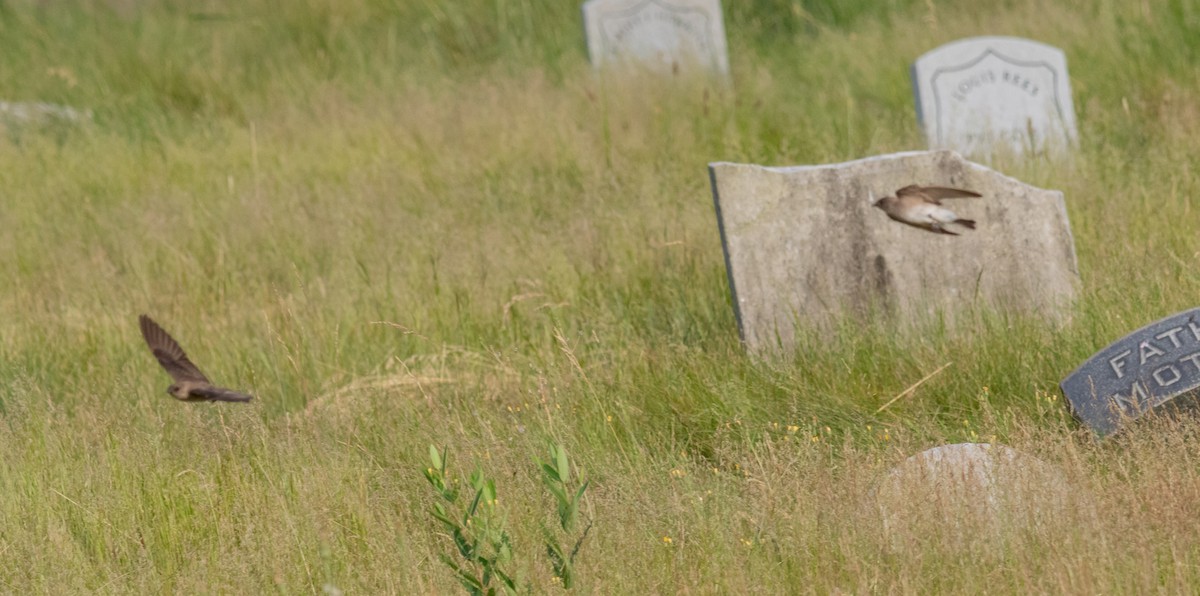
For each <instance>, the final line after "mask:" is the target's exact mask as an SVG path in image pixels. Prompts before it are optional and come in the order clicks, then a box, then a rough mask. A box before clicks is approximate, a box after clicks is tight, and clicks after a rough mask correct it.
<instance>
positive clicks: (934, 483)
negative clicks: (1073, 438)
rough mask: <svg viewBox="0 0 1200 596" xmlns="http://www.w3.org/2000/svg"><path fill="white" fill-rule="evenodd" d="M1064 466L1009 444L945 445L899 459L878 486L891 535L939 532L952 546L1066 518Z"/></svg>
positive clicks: (878, 497) (879, 501) (880, 506)
mask: <svg viewBox="0 0 1200 596" xmlns="http://www.w3.org/2000/svg"><path fill="white" fill-rule="evenodd" d="M1069 493H1070V490H1069V486H1068V484H1067V482H1066V479H1065V477H1064V475H1063V473H1062V472H1061V471H1060V470H1058V469H1057V468H1055V467H1053V466H1051V465H1049V464H1046V463H1045V462H1042V461H1041V460H1039V459H1037V458H1035V457H1033V456H1031V455H1027V454H1024V453H1021V452H1019V451H1017V450H1015V449H1012V448H1010V447H1006V446H1003V445H992V444H988V443H959V444H954V445H941V446H938V447H934V448H932V449H928V450H926V451H923V452H921V453H918V454H916V455H914V456H912V457H909V458H908V459H906V460H904V461H903V462H901V463H900V464H899V465H897V466H896V467H895V468H892V470H891V471H890V472H888V474H887V475H886V476H885V477H884V479H883V480H882V481H881V482H880V484H879V487H878V489H877V490H876V492H875V499H876V501H875V502H876V505H877V506H878V509H879V511H880V513H881V515H882V523H883V526H884V530H885V533H886V535H888V536H890V537H892V538H893V539H895V540H901V541H902V540H903V539H905V538H912V537H922V538H930V537H936V538H938V539H939V540H942V541H944V542H945V544H946V545H947V546H950V547H956V546H963V545H964V543H965V542H969V541H972V540H980V539H981V540H984V541H985V542H986V541H993V540H995V539H999V538H1001V537H1002V536H1003V535H1004V534H1005V533H1006V532H1012V531H1020V530H1022V529H1024V528H1028V527H1031V526H1039V525H1044V524H1046V523H1050V522H1052V521H1053V520H1061V519H1062V518H1063V516H1062V513H1063V512H1064V511H1065V510H1066V508H1067V507H1068V502H1069V501H1068V497H1069Z"/></svg>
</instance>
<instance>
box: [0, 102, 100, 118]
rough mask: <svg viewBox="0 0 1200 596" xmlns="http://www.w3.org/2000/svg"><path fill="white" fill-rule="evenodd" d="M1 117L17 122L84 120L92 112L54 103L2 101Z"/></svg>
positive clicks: (90, 116)
mask: <svg viewBox="0 0 1200 596" xmlns="http://www.w3.org/2000/svg"><path fill="white" fill-rule="evenodd" d="M0 118H2V119H4V120H7V121H10V122H15V123H31V122H50V121H61V122H83V121H88V120H91V119H92V112H91V110H77V109H75V108H71V107H67V106H60V105H56V104H52V103H41V102H33V103H30V102H8V101H0Z"/></svg>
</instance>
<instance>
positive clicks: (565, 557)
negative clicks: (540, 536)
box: [540, 445, 592, 588]
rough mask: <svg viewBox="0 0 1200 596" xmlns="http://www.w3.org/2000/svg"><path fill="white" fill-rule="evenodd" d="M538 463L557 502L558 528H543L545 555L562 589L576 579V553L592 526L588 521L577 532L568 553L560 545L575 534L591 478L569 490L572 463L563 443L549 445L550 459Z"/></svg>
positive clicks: (544, 479) (545, 481)
mask: <svg viewBox="0 0 1200 596" xmlns="http://www.w3.org/2000/svg"><path fill="white" fill-rule="evenodd" d="M540 464H541V470H542V483H543V484H545V485H546V489H547V490H549V491H550V494H551V495H554V499H555V501H557V505H558V525H559V529H560V530H561V531H560V532H556V531H552V530H550V529H549V528H547V529H545V535H546V555H547V556H549V557H550V563H551V565H552V566H553V568H554V575H555V577H557V578H558V579H559V580H560V581H562V586H563V587H564V588H570V587H571V585H572V584H573V583H574V579H575V556H576V555H578V554H579V547H580V546H582V545H583V539H584V538H587V534H588V531H590V530H591V529H592V522H591V520H589V521H588V524H587V527H585V528H584V529H583V532H582V533H580V535H579V538H578V539H577V540H575V544H574V546H572V547H571V550H570V552H567V551H566V549H565V548H563V544H564V542H563V539H564V538H565V539H566V540H567V541H569V540H570V538H571V537H572V536H573V535H574V533H575V528H576V526H577V525H578V520H579V502H580V500H581V499H582V498H583V493H584V491H586V490H587V487H588V483H589V482H591V481H590V480H586V481H584V482H583V483H582V484H580V485H579V486H578V488H574V490H572V485H573V484H574V483H572V481H571V463H570V459H569V458H568V457H567V450H566V448H565V447H563V446H562V445H553V446H551V447H550V461H549V462H540Z"/></svg>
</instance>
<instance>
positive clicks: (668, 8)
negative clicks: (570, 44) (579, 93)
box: [583, 0, 729, 74]
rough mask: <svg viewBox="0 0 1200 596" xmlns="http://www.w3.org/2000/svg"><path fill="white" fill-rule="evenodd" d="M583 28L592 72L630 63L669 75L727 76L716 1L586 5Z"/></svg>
mask: <svg viewBox="0 0 1200 596" xmlns="http://www.w3.org/2000/svg"><path fill="white" fill-rule="evenodd" d="M583 24H584V31H585V33H586V34H587V45H588V54H589V55H590V57H591V60H592V64H593V65H594V66H596V67H608V66H616V65H620V64H622V63H633V64H641V65H643V66H648V67H650V68H652V69H655V70H663V71H667V72H675V71H678V70H683V69H693V67H700V68H701V69H706V70H710V71H715V72H717V73H720V74H728V72H729V51H728V49H727V46H726V42H725V25H724V21H723V19H722V17H721V3H720V2H719V1H718V0H589V1H588V2H586V3H584V5H583Z"/></svg>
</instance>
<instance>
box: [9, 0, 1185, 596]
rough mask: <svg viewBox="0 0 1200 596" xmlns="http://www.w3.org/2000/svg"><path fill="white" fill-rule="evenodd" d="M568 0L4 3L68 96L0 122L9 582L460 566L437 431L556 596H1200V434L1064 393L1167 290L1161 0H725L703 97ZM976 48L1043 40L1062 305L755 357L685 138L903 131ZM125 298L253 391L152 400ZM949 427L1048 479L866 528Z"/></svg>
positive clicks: (268, 584)
mask: <svg viewBox="0 0 1200 596" xmlns="http://www.w3.org/2000/svg"><path fill="white" fill-rule="evenodd" d="M77 4H78V5H77ZM577 4H578V3H577V2H546V3H536V2H532V1H528V0H509V1H485V0H467V1H464V2H455V3H438V2H371V1H367V0H309V1H307V2H284V3H279V2H267V1H264V0H246V1H244V2H237V3H189V2H184V3H178V2H157V1H155V0H146V1H144V2H134V1H132V0H130V1H126V0H110V1H107V2H104V1H101V2H90V3H32V2H18V3H8V4H3V5H0V63H2V64H3V68H0V87H2V88H3V93H2V94H0V100H4V101H21V102H37V101H44V102H50V103H55V104H62V105H68V106H72V107H74V108H77V109H81V110H91V114H92V119H91V121H90V122H88V123H85V124H82V125H76V124H71V123H63V122H55V121H44V122H26V123H17V122H14V121H12V120H5V121H4V122H5V128H4V133H5V134H4V137H3V139H2V140H0V162H2V163H3V164H4V167H3V168H0V189H2V193H0V255H3V258H0V313H3V315H4V316H3V317H0V592H13V593H26V592H37V593H55V594H61V593H83V592H87V593H93V592H98V593H121V594H127V593H169V592H174V593H214V592H222V593H240V594H252V593H265V592H276V593H281V594H299V593H322V592H323V593H329V594H333V593H341V592H344V593H346V594H378V593H407V594H424V593H444V594H453V593H457V592H461V591H462V589H463V588H462V586H460V584H459V583H458V582H457V581H456V579H455V577H454V574H453V572H452V571H451V570H450V568H449V567H448V566H447V565H446V564H445V563H443V561H442V560H441V557H442V556H443V555H445V556H447V557H450V558H451V560H452V561H456V562H458V563H461V558H460V557H459V555H458V554H457V553H456V551H455V547H454V543H453V541H452V539H451V537H450V535H449V533H448V532H447V530H446V528H445V527H444V526H443V525H442V524H440V523H439V522H437V521H436V520H435V519H434V517H433V516H432V515H431V511H432V509H433V506H434V504H435V503H436V502H438V499H439V498H440V497H438V496H437V495H436V493H435V491H434V490H433V488H432V487H431V486H430V483H429V482H427V480H426V478H425V475H424V474H425V473H426V472H427V468H429V467H430V459H429V454H428V450H429V446H430V445H431V444H432V445H436V446H438V448H445V449H446V450H447V452H448V454H449V457H448V466H447V473H448V474H449V475H451V476H452V477H462V478H465V477H466V476H467V475H469V474H470V473H471V472H472V471H473V470H475V469H476V468H478V469H480V470H482V472H483V474H484V475H486V477H488V478H490V479H491V480H492V481H493V482H494V485H495V490H496V497H497V498H496V500H495V503H493V504H490V505H484V506H483V507H484V510H490V511H492V522H491V523H492V524H493V525H494V527H495V526H499V525H503V527H504V528H505V529H506V532H507V534H508V536H509V538H510V542H511V551H512V557H511V560H509V561H507V562H505V563H503V564H502V570H503V571H505V572H506V573H508V574H509V575H511V576H512V577H513V578H514V580H515V583H516V585H517V586H518V588H519V591H521V592H522V593H524V592H527V591H528V592H534V593H545V592H557V591H558V590H560V589H562V588H561V587H560V586H561V583H562V582H561V580H559V579H557V578H556V577H555V573H554V571H555V569H554V566H553V565H552V559H551V558H550V557H549V556H547V554H546V550H547V549H546V546H545V544H544V543H545V541H546V537H547V533H548V534H549V535H550V536H551V537H554V538H555V539H557V540H560V541H561V542H562V544H565V545H566V546H567V549H568V550H570V547H571V546H573V545H574V543H575V541H576V540H577V538H578V537H579V536H580V535H582V534H583V528H585V527H588V525H589V524H590V529H589V530H588V532H587V534H586V536H585V537H584V539H583V541H582V543H581V545H580V548H579V550H578V553H577V556H576V558H575V564H574V576H573V580H574V588H573V589H574V590H576V591H580V592H584V593H605V594H651V593H676V592H683V593H734V594H741V593H768V594H775V593H787V592H812V593H821V594H824V593H870V592H879V593H912V594H928V593H980V592H989V593H1020V594H1025V593H1044V592H1054V593H1080V594H1094V593H1129V594H1144V593H1153V592H1173V593H1195V592H1197V591H1200V424H1197V423H1194V422H1189V421H1186V420H1185V421H1182V422H1158V423H1151V424H1149V425H1146V426H1145V427H1144V428H1139V429H1138V432H1135V433H1130V434H1128V435H1127V436H1122V437H1118V438H1115V439H1112V440H1106V441H1104V442H1098V441H1096V440H1094V439H1093V438H1092V436H1091V435H1090V434H1089V432H1087V431H1086V430H1083V429H1081V428H1080V426H1079V424H1078V423H1077V422H1075V421H1074V420H1073V419H1072V418H1071V417H1070V415H1069V414H1068V413H1067V412H1066V408H1065V406H1064V404H1063V400H1062V397H1061V395H1060V394H1059V392H1058V389H1057V383H1058V381H1059V380H1061V379H1062V378H1063V377H1064V376H1066V375H1067V374H1068V373H1070V372H1071V371H1072V370H1073V369H1074V368H1075V367H1076V366H1078V365H1079V364H1080V363H1081V362H1083V360H1085V359H1086V358H1087V357H1089V356H1091V355H1092V354H1093V353H1094V352H1095V351H1096V350H1098V349H1100V348H1102V347H1104V346H1105V345H1107V344H1108V343H1109V342H1111V341H1112V340H1114V339H1116V338H1118V337H1120V336H1122V335H1124V334H1125V333H1127V332H1129V331H1132V330H1134V329H1136V328H1138V327H1141V326H1142V325H1144V324H1146V323H1149V322H1151V321H1153V320H1156V319H1158V318H1161V317H1164V316H1167V315H1169V314H1171V313H1174V312H1177V311H1181V310H1185V309H1187V308H1191V307H1194V306H1196V305H1197V301H1198V299H1197V297H1198V296H1200V275H1197V271H1198V270H1200V235H1198V234H1197V222H1198V221H1200V205H1197V199H1196V196H1197V195H1200V157H1198V156H1200V99H1198V98H1200V77H1197V75H1196V65H1197V64H1198V63H1200V12H1198V11H1197V9H1196V7H1195V6H1194V5H1193V4H1192V3H1190V2H1187V1H1185V0H1149V1H1147V2H1137V3H1132V2H1118V1H1113V0H1080V1H1074V0H1071V1H1068V0H1043V1H1038V2H1034V1H1032V0H1015V1H1013V2H1004V3H993V4H990V5H987V6H984V5H982V4H978V3H961V7H956V6H952V5H950V3H946V2H923V1H917V0H893V1H891V2H887V3H876V2H867V1H865V0H855V1H850V2H830V3H828V4H829V5H830V6H833V7H832V8H831V7H829V6H825V5H824V3H817V2H791V1H787V2H785V1H783V0H759V1H755V2H741V1H729V2H725V26H726V30H727V32H728V35H729V48H730V54H731V72H732V75H733V76H732V79H731V82H730V84H729V85H728V86H726V85H722V84H720V83H715V82H710V81H704V80H677V79H676V78H668V79H667V80H663V79H660V78H655V77H653V76H648V75H642V76H635V77H632V78H627V79H624V80H622V79H620V78H618V77H613V78H607V79H605V78H601V77H597V76H595V75H594V74H593V73H592V72H591V70H590V67H589V66H588V64H587V61H586V56H585V52H584V47H585V46H584V43H583V39H582V25H581V23H580V19H579V10H578V6H577ZM914 31H915V32H918V34H914V33H913V32H914ZM924 33H927V35H924ZM990 34H1004V35H1017V36H1022V37H1028V38H1031V39H1036V40H1039V41H1042V42H1045V43H1049V44H1052V45H1055V46H1058V47H1060V48H1062V49H1063V50H1064V51H1065V52H1066V54H1067V57H1068V64H1069V67H1070V72H1071V77H1072V80H1071V84H1072V87H1073V90H1074V94H1075V97H1074V102H1075V107H1076V111H1077V114H1078V122H1079V129H1080V139H1079V146H1078V150H1077V152H1076V154H1075V157H1074V159H1073V160H1071V161H1070V162H1059V163H1048V162H1045V161H1040V160H1030V161H1027V162H1024V163H1021V162H1017V161H1015V160H1005V161H1001V162H998V163H995V164H993V165H994V166H995V167H996V168H997V169H999V170H1000V171H1002V172H1004V173H1006V174H1009V175H1012V176H1015V177H1017V178H1019V179H1021V180H1024V181H1026V182H1029V183H1031V184H1035V185H1038V186H1041V187H1045V188H1053V189H1059V190H1062V191H1063V192H1064V193H1065V195H1066V202H1067V209H1068V211H1069V215H1070V221H1071V225H1072V230H1073V233H1074V237H1075V242H1076V248H1077V251H1078V256H1079V268H1080V273H1081V277H1082V283H1081V287H1080V296H1081V298H1080V300H1079V302H1078V304H1077V305H1076V307H1075V311H1074V316H1073V318H1072V320H1071V322H1070V323H1069V324H1067V325H1066V326H1064V327H1061V328H1054V327H1049V326H1046V325H1043V324H1041V323H1039V322H1037V321H1036V320H1030V319H1023V318H1016V317H1011V316H1006V315H1004V314H1001V313H992V312H976V313H973V314H972V315H971V318H970V322H969V324H966V325H962V326H959V327H956V328H953V329H950V328H947V327H942V326H928V327H924V328H921V329H919V330H917V331H908V332H897V331H896V330H895V329H893V328H891V327H889V326H886V325H883V324H880V323H875V322H870V321H866V322H864V321H856V320H852V319H847V320H845V321H844V322H843V323H842V324H840V325H839V326H838V327H837V329H836V330H835V331H833V332H831V333H828V334H820V333H816V332H808V333H807V335H804V336H803V337H802V339H801V341H800V346H799V348H798V349H797V350H796V353H795V354H791V355H788V356H787V357H783V358H778V359H769V360H766V361H758V360H754V359H751V358H750V357H748V356H747V354H746V353H745V352H744V350H743V349H742V347H741V345H740V344H739V340H738V335H737V327H736V321H735V319H734V314H733V308H732V305H731V304H730V297H729V289H728V285H727V280H726V274H725V264H724V261H723V256H722V251H721V245H720V238H719V235H718V232H717V226H716V218H715V215H714V212H713V205H712V197H711V191H710V188H709V179H708V175H707V168H706V164H707V163H708V162H710V161H736V162H754V163H763V164H769V165H791V164H817V163H828V162H838V161H846V160H850V159H856V158H860V157H864V156H868V155H875V154H881V153H889V152H894V151H901V150H911V149H920V148H922V147H923V138H922V135H921V134H920V131H919V130H918V127H917V124H916V121H915V116H914V112H913V106H912V92H911V89H910V86H909V79H908V67H909V64H910V63H911V61H912V60H914V59H915V58H916V57H917V56H919V55H920V54H921V53H923V52H925V51H927V50H928V49H931V48H933V47H935V46H937V45H940V44H942V43H945V42H949V41H952V40H955V39H958V38H962V37H967V36H973V35H990ZM918 182H935V181H918ZM981 225H986V224H981ZM1030 258H1031V259H1036V258H1037V255H1030ZM143 312H144V313H147V314H149V315H151V316H152V317H154V318H155V319H156V320H157V321H158V322H159V323H161V324H162V326H163V327H164V328H165V329H166V330H167V331H169V332H170V333H172V334H173V335H174V336H175V337H176V339H178V340H179V342H180V343H181V344H182V346H183V348H184V349H185V350H187V352H188V354H189V355H190V356H191V359H192V360H193V361H194V362H195V363H196V364H198V365H199V367H200V368H201V369H202V370H203V371H204V372H206V373H207V374H208V376H209V377H210V378H212V379H213V381H215V382H216V383H218V384H221V385H224V386H229V387H231V388H233V389H236V390H244V391H247V392H249V393H252V394H254V395H255V396H256V399H255V401H254V402H252V403H251V404H249V405H242V404H206V403H199V404H191V403H180V402H177V401H176V400H174V399H172V398H171V397H169V396H168V395H166V393H165V389H166V387H167V385H168V384H169V380H168V377H167V375H166V374H165V373H164V372H163V371H162V369H160V368H159V366H158V365H157V363H156V362H155V361H154V358H153V357H152V355H151V354H150V352H149V351H148V350H147V349H146V346H145V345H144V343H143V342H142V338H141V336H140V334H139V331H138V325H137V317H138V315H139V314H141V313H143ZM947 363H951V364H950V366H948V367H946V368H945V369H944V370H943V371H942V372H941V373H939V374H937V375H935V376H933V377H931V378H930V379H929V380H928V381H926V382H924V383H923V384H921V385H920V386H919V387H917V388H916V389H915V391H913V392H912V393H911V394H909V395H907V396H906V397H904V398H902V399H900V400H897V401H896V402H895V403H893V404H892V405H890V406H889V407H887V408H885V409H883V410H882V411H879V409H880V407H881V406H883V405H884V404H885V403H887V402H889V401H890V400H892V398H893V397H895V396H896V395H898V394H900V393H901V392H902V391H904V390H905V389H907V388H909V387H910V386H911V385H913V384H914V383H915V382H916V381H918V380H919V379H921V378H922V377H924V376H926V375H927V374H929V373H931V372H933V371H935V370H936V369H938V368H939V367H941V366H943V365H945V364H947ZM968 441H980V442H986V441H995V442H998V443H1002V444H1006V445H1009V446H1012V447H1014V448H1016V449H1019V450H1021V451H1024V452H1026V453H1029V454H1031V455H1034V456H1036V457H1038V458H1040V459H1041V460H1042V461H1044V462H1046V463H1048V464H1052V465H1054V466H1057V467H1058V468H1059V469H1060V470H1061V471H1062V474H1063V476H1064V478H1065V481H1066V482H1068V483H1069V484H1070V486H1071V487H1072V490H1073V496H1072V497H1071V499H1072V500H1071V503H1070V507H1069V508H1068V509H1067V511H1066V512H1065V513H1064V514H1063V515H1061V516H1059V517H1057V518H1056V519H1055V520H1053V523H1043V524H1037V525H1028V524H1021V523H1013V524H1010V525H1006V526H1004V527H1003V528H1002V529H1001V530H1000V531H998V532H992V533H978V534H974V535H969V536H967V537H966V538H962V537H959V539H956V540H951V538H952V536H951V535H952V534H953V532H952V531H949V530H947V527H948V526H949V524H927V525H924V526H921V525H914V526H906V527H905V528H904V529H902V530H897V529H896V528H891V529H890V530H889V529H885V528H884V527H883V525H882V524H881V522H880V516H879V514H878V510H877V509H876V508H875V507H874V506H873V505H871V501H870V499H869V495H870V494H871V493H872V491H873V490H874V488H875V487H876V486H877V483H878V481H879V479H880V477H881V475H883V474H884V473H886V471H887V470H888V469H890V468H891V467H892V466H895V465H896V464H898V463H899V462H901V461H903V460H904V459H905V458H906V457H908V456H909V455H912V454H914V453H917V452H919V451H921V450H923V449H926V448H929V447H933V446H936V445H940V444H945V443H957V442H968ZM552 444H559V445H562V446H563V447H565V449H566V451H567V453H568V454H569V458H570V462H571V464H572V466H573V474H579V475H582V477H583V478H586V479H588V480H589V484H588V486H587V489H586V492H585V493H584V496H583V498H582V499H581V504H580V512H579V515H580V522H579V525H578V526H576V527H575V528H574V530H573V532H572V533H564V532H563V531H561V530H559V529H557V528H558V521H557V517H556V515H555V504H554V503H555V501H554V498H553V497H552V496H551V494H550V492H549V491H548V490H547V489H546V487H545V486H544V485H543V481H542V476H541V475H542V471H541V470H540V469H539V467H538V461H546V460H547V459H548V458H549V455H548V450H549V447H550V446H551V445H552ZM569 485H570V486H571V487H574V486H577V485H578V484H577V477H575V476H573V477H572V478H571V479H570V481H569ZM462 492H463V493H464V494H463V495H461V496H459V497H458V502H457V503H456V504H455V505H453V506H451V507H450V509H452V510H454V511H460V510H461V509H462V508H463V507H465V506H466V505H468V504H469V501H470V498H471V497H472V496H473V492H471V493H470V494H467V493H468V490H463V491H462ZM464 501H466V502H464ZM456 564H457V563H456Z"/></svg>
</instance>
